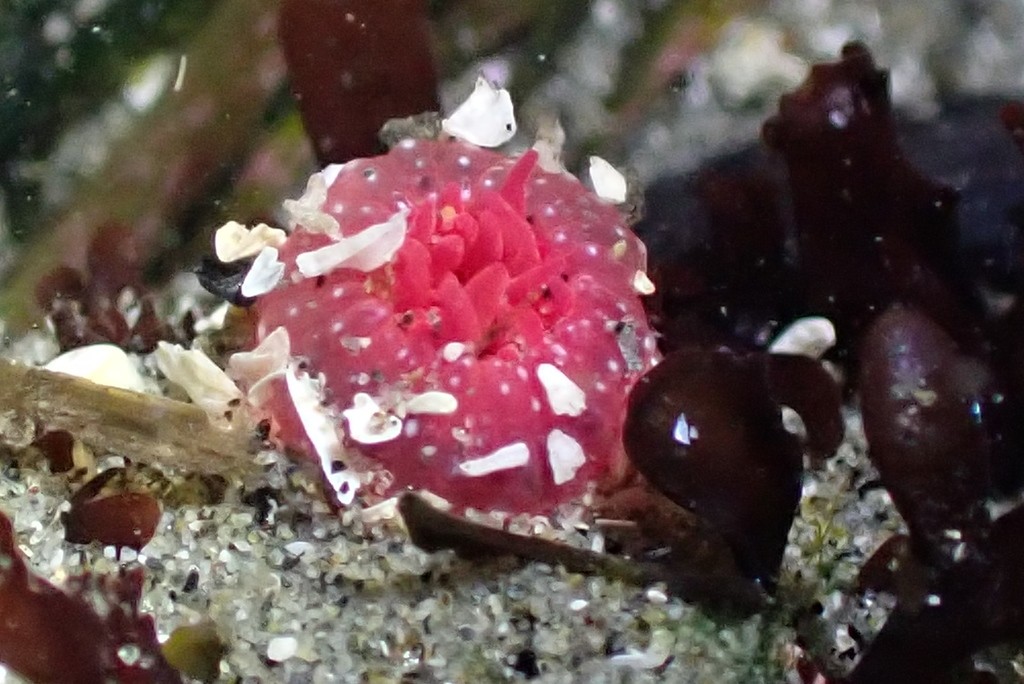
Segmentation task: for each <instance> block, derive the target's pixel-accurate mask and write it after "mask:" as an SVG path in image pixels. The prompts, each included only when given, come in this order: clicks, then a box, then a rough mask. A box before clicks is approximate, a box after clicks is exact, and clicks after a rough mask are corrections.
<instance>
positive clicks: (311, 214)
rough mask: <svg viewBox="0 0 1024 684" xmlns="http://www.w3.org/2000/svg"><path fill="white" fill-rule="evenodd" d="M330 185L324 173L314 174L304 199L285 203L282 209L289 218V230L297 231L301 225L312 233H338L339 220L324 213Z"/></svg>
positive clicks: (307, 183)
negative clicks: (297, 227)
mask: <svg viewBox="0 0 1024 684" xmlns="http://www.w3.org/2000/svg"><path fill="white" fill-rule="evenodd" d="M328 185H329V184H328V183H327V179H326V178H325V177H324V175H323V173H314V174H313V175H312V176H310V177H309V181H307V182H306V191H305V192H304V193H303V194H302V197H300V198H299V199H297V200H285V201H284V204H283V205H282V207H283V208H284V212H285V215H286V216H287V217H288V228H289V230H295V227H296V226H300V225H301V226H302V227H303V228H305V229H306V230H308V231H309V232H311V233H326V234H328V235H335V234H337V233H338V231H339V230H340V227H339V226H338V220H337V219H336V218H334V217H333V216H331V215H330V214H328V213H327V212H325V211H324V202H326V201H327V187H328Z"/></svg>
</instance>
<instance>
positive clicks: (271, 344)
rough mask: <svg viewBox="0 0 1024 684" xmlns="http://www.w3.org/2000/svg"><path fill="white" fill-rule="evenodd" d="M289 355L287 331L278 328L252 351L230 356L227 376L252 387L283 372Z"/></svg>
mask: <svg viewBox="0 0 1024 684" xmlns="http://www.w3.org/2000/svg"><path fill="white" fill-rule="evenodd" d="M291 353H292V346H291V339H290V338H289V337H288V331H287V330H285V328H284V327H283V326H278V327H277V328H275V329H274V331H273V332H272V333H270V334H269V335H267V336H266V337H264V338H263V341H262V342H260V343H259V344H258V345H257V346H256V347H255V348H254V349H253V350H252V351H247V352H236V353H235V354H232V356H231V358H230V359H228V369H227V370H228V376H229V377H230V378H231V379H232V380H235V381H236V382H244V383H245V384H246V385H248V386H249V387H252V386H253V385H255V384H256V383H258V382H259V381H260V380H262V379H263V378H266V377H268V376H270V375H273V374H274V373H277V372H278V371H281V370H284V369H285V367H287V365H288V357H289V356H290V355H291Z"/></svg>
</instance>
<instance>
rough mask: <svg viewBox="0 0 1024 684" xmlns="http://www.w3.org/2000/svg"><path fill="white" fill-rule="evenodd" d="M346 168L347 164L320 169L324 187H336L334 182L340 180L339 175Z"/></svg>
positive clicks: (329, 165)
mask: <svg viewBox="0 0 1024 684" xmlns="http://www.w3.org/2000/svg"><path fill="white" fill-rule="evenodd" d="M343 168H345V164H328V165H327V166H325V167H324V168H322V169H320V175H321V176H323V179H324V185H326V186H327V187H328V188H330V187H331V186H332V185H334V181H336V180H338V174H340V173H341V170H342V169H343Z"/></svg>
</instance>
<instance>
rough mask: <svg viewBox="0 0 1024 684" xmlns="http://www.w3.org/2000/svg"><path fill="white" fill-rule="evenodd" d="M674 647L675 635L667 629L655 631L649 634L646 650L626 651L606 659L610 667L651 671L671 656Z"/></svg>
mask: <svg viewBox="0 0 1024 684" xmlns="http://www.w3.org/2000/svg"><path fill="white" fill-rule="evenodd" d="M675 645H676V636H675V634H674V633H673V632H672V631H670V630H668V629H656V630H654V632H653V633H652V634H651V641H650V644H649V645H648V646H647V649H646V650H643V651H641V650H639V649H635V648H630V649H627V650H626V652H625V653H618V654H616V655H613V656H612V657H611V658H609V659H608V662H610V663H611V664H612V665H616V666H618V667H630V668H636V669H638V670H651V669H654V668H656V667H660V666H661V665H663V664H664V663H665V661H666V660H668V659H669V656H671V655H672V650H673V649H674V648H675Z"/></svg>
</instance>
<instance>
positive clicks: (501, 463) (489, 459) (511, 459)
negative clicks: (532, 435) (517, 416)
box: [459, 442, 530, 477]
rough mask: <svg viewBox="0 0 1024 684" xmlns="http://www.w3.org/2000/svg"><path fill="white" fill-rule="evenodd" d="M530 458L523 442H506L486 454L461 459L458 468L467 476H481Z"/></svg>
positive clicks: (508, 467)
mask: <svg viewBox="0 0 1024 684" xmlns="http://www.w3.org/2000/svg"><path fill="white" fill-rule="evenodd" d="M529 460H530V447H528V446H526V443H525V442H515V443H513V444H506V445H505V446H503V447H500V448H498V449H495V450H494V451H492V452H491V453H489V454H487V455H486V456H481V457H480V458H474V459H471V460H469V461H463V462H462V463H460V464H459V470H460V471H461V472H462V474H463V475H468V476H469V477H482V476H484V475H490V474H491V473H497V472H499V471H502V470H509V469H510V468H519V467H521V466H524V465H526V464H527V463H528V462H529Z"/></svg>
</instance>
